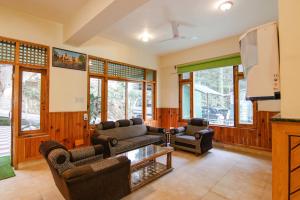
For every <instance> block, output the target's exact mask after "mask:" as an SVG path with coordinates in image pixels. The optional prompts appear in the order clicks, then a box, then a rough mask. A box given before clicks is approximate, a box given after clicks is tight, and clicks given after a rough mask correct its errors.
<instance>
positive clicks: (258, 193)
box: [0, 148, 272, 200]
mask: <svg viewBox="0 0 300 200" xmlns="http://www.w3.org/2000/svg"><path fill="white" fill-rule="evenodd" d="M173 156H174V157H173V166H174V168H175V169H174V171H173V172H171V173H169V174H167V175H165V176H164V177H161V178H160V179H158V180H156V181H154V182H152V183H151V184H149V185H147V186H145V187H143V188H141V189H140V190H138V191H136V192H134V193H132V194H131V195H129V196H127V197H126V198H124V200H133V199H134V200H135V199H137V200H140V199H143V200H149V199H155V200H168V199H170V200H177V199H180V200H182V199H184V200H193V199H197V200H231V199H232V200H238V199H241V200H248V199H249V200H256V199H261V200H271V199H272V196H271V193H272V185H271V183H272V179H271V176H272V174H271V172H272V166H271V158H270V157H263V156H257V155H253V154H243V153H236V152H230V151H224V150H221V149H216V148H215V149H213V150H211V152H210V153H208V154H206V155H204V156H201V157H196V156H195V155H193V154H190V153H186V152H181V151H176V152H174V155H173ZM16 174H17V176H16V177H14V178H10V179H7V180H3V181H0V194H1V196H0V199H5V200H9V199H22V200H27V199H28V200H36V199H49V200H56V199H63V197H62V196H61V195H60V193H59V191H58V190H57V189H56V187H55V185H54V182H53V179H52V177H51V174H50V171H49V170H48V168H47V165H46V163H45V162H41V163H39V164H37V165H34V166H31V167H26V168H24V169H22V170H18V171H16Z"/></svg>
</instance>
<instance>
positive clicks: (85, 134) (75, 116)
mask: <svg viewBox="0 0 300 200" xmlns="http://www.w3.org/2000/svg"><path fill="white" fill-rule="evenodd" d="M84 113H86V112H83V111H81V112H65V113H63V112H55V113H50V114H49V133H50V137H51V139H53V140H57V141H58V142H61V143H63V144H64V145H66V147H67V148H74V147H75V141H76V140H83V141H84V143H85V144H88V143H89V131H88V121H85V120H83V115H84Z"/></svg>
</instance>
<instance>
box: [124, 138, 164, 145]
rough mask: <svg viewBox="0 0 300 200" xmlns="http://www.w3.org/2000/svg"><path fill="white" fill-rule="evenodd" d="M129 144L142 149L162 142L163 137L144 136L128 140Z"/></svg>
mask: <svg viewBox="0 0 300 200" xmlns="http://www.w3.org/2000/svg"><path fill="white" fill-rule="evenodd" d="M126 141H127V142H132V143H134V144H135V146H136V147H142V146H145V145H148V144H152V143H156V142H159V141H161V136H159V135H143V136H139V137H134V138H130V139H127V140H126Z"/></svg>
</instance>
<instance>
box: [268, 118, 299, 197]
mask: <svg viewBox="0 0 300 200" xmlns="http://www.w3.org/2000/svg"><path fill="white" fill-rule="evenodd" d="M272 138H273V139H272V144H273V147H272V163H273V164H272V165H273V166H272V167H273V173H272V174H273V179H272V182H273V185H272V190H273V192H272V196H273V200H300V120H296V119H281V118H280V116H279V117H276V118H274V119H273V121H272Z"/></svg>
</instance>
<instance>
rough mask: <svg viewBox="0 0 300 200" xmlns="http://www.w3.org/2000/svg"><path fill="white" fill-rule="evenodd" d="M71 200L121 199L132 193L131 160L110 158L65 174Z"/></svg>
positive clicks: (64, 177) (123, 157)
mask: <svg viewBox="0 0 300 200" xmlns="http://www.w3.org/2000/svg"><path fill="white" fill-rule="evenodd" d="M62 177H63V179H64V180H65V183H66V186H67V189H68V193H69V194H70V199H99V195H101V199H121V198H122V197H124V196H126V195H128V194H129V193H130V160H129V159H128V158H127V157H125V156H122V157H115V158H109V159H105V160H102V161H98V162H94V163H92V164H88V165H84V166H80V167H77V168H74V169H72V170H68V171H66V172H64V173H63V175H62Z"/></svg>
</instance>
